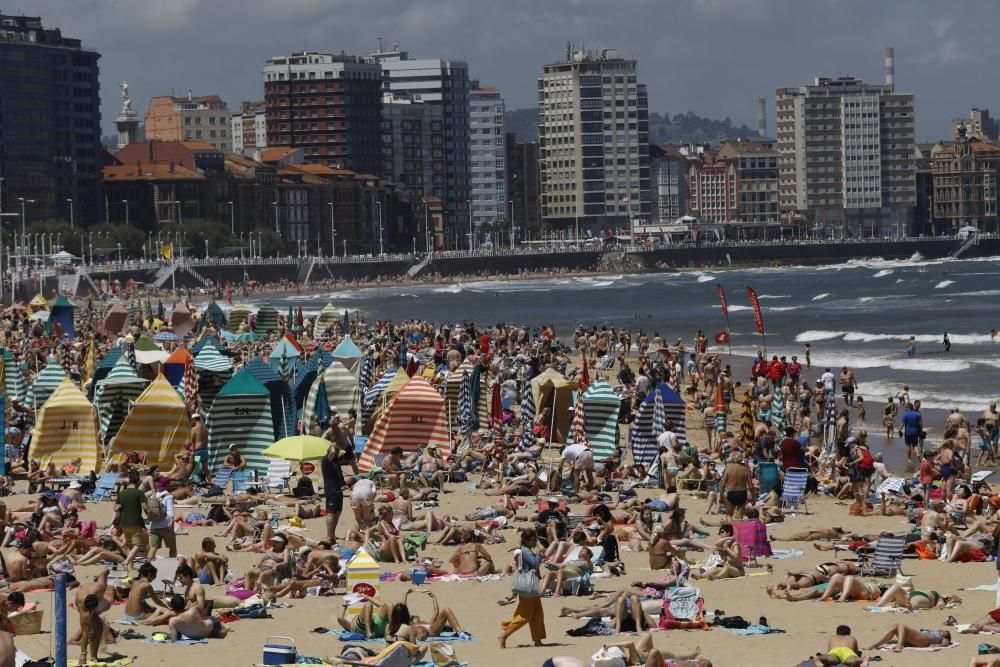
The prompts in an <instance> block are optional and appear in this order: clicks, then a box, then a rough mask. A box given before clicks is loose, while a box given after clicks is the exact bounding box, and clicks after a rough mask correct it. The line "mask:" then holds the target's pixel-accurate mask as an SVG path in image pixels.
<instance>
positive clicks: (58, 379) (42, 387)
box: [25, 354, 66, 410]
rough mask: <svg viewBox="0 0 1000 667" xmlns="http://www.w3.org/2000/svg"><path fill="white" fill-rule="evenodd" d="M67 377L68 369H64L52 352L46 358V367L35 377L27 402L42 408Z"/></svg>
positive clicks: (34, 406)
mask: <svg viewBox="0 0 1000 667" xmlns="http://www.w3.org/2000/svg"><path fill="white" fill-rule="evenodd" d="M65 377H66V371H65V370H63V367H62V364H60V363H59V360H58V359H56V358H55V355H51V354H50V355H49V358H48V359H47V360H46V363H45V368H43V369H42V370H41V372H40V373H39V374H38V375H37V376H36V377H35V381H34V382H33V383H32V384H31V388H30V389H28V396H27V398H26V399H25V403H27V404H28V405H29V406H31V407H33V408H34V409H35V410H40V409H41V408H42V406H43V405H45V401H47V400H49V396H51V395H52V392H54V391H55V390H56V388H58V387H59V385H60V383H62V381H63V378H65Z"/></svg>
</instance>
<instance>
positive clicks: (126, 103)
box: [118, 80, 132, 114]
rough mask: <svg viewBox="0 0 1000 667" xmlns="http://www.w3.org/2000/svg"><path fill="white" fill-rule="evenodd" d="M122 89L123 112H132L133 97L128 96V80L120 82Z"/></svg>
mask: <svg viewBox="0 0 1000 667" xmlns="http://www.w3.org/2000/svg"><path fill="white" fill-rule="evenodd" d="M118 85H119V86H120V87H121V89H122V113H123V114H127V113H131V112H132V98H131V97H129V96H128V81H124V80H123V81H122V82H121V83H119V84H118Z"/></svg>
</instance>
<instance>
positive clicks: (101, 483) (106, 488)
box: [87, 472, 118, 502]
mask: <svg viewBox="0 0 1000 667" xmlns="http://www.w3.org/2000/svg"><path fill="white" fill-rule="evenodd" d="M117 486H118V473H116V472H102V473H101V476H100V477H98V478H97V483H96V484H95V485H94V492H93V493H92V494H90V496H89V497H88V498H87V499H88V500H92V501H96V502H100V501H102V500H110V499H111V497H112V496H113V495H114V494H115V488H116V487H117Z"/></svg>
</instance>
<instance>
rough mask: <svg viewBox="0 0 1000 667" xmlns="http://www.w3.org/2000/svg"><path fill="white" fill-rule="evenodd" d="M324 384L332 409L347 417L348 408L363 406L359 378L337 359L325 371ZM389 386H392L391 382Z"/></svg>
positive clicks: (353, 408)
mask: <svg viewBox="0 0 1000 667" xmlns="http://www.w3.org/2000/svg"><path fill="white" fill-rule="evenodd" d="M323 384H324V386H325V387H326V400H327V402H328V403H329V405H330V409H331V410H333V409H336V410H337V412H338V413H340V414H341V415H342V416H344V417H345V418H346V417H347V411H348V410H358V409H359V408H360V407H361V388H360V387H358V379H357V377H355V376H354V374H353V373H351V371H350V369H348V368H347V367H346V366H344V364H342V363H340V361H338V360H337V359H334V360H333V363H332V364H330V366H329V368H327V369H326V370H325V371H323ZM389 386H390V387H391V386H392V383H391V382H390V383H389ZM334 406H336V408H335V407H334Z"/></svg>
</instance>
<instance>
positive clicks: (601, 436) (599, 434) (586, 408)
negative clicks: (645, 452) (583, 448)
mask: <svg viewBox="0 0 1000 667" xmlns="http://www.w3.org/2000/svg"><path fill="white" fill-rule="evenodd" d="M620 407H621V399H620V398H618V394H616V393H615V392H614V391H613V390H612V389H611V385H609V384H608V383H607V381H605V380H597V381H596V382H594V384H592V385H590V387H588V388H587V391H585V392H584V393H583V415H584V419H585V421H584V431H586V433H587V440H589V441H590V444H591V445H592V446H593V448H594V458H595V459H597V460H603V459H606V458H609V457H611V456H612V455H613V454H614V453H615V445H616V444H617V438H616V433H617V428H618V410H619V408H620Z"/></svg>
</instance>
